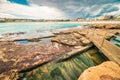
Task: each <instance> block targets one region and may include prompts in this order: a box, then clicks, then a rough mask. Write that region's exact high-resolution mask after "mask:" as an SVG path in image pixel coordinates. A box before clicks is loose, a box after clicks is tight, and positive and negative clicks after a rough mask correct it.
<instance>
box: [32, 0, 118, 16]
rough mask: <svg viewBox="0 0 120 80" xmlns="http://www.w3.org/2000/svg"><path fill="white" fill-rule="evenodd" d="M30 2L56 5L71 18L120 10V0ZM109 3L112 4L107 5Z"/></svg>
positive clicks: (36, 0) (44, 0)
mask: <svg viewBox="0 0 120 80" xmlns="http://www.w3.org/2000/svg"><path fill="white" fill-rule="evenodd" d="M30 2H31V3H34V4H38V5H46V6H52V7H56V8H58V9H60V10H62V11H64V12H65V13H66V14H67V15H68V16H69V18H77V17H96V16H98V15H99V16H101V15H104V14H106V13H112V12H114V13H115V12H119V9H120V8H119V7H118V6H120V0H97V1H96V0H67V1H66V0H30ZM108 5H110V6H109V7H107V6H108ZM116 5H117V6H116ZM115 6H116V7H115ZM105 8H106V9H105Z"/></svg>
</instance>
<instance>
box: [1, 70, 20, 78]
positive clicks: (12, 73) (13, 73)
mask: <svg viewBox="0 0 120 80" xmlns="http://www.w3.org/2000/svg"><path fill="white" fill-rule="evenodd" d="M17 79H18V70H17V69H13V70H10V71H7V72H4V73H2V74H0V80H17Z"/></svg>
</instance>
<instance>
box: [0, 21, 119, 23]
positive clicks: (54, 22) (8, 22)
mask: <svg viewBox="0 0 120 80" xmlns="http://www.w3.org/2000/svg"><path fill="white" fill-rule="evenodd" d="M4 23H42V24H44V23H45V24H46V23H47V24H49V23H51V24H56V23H70V24H75V23H78V24H79V23H80V24H95V23H100V24H101V23H104V24H120V21H68V22H4ZM0 24H1V23H0Z"/></svg>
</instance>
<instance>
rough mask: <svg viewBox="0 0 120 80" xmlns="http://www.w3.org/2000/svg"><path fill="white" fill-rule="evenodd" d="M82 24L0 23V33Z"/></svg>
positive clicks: (70, 26)
mask: <svg viewBox="0 0 120 80" xmlns="http://www.w3.org/2000/svg"><path fill="white" fill-rule="evenodd" d="M78 26H82V24H73V23H36V22H34V23H32V22H31V23H30V22H24V23H0V34H4V33H11V32H29V31H36V30H39V31H44V30H54V29H63V28H73V27H78Z"/></svg>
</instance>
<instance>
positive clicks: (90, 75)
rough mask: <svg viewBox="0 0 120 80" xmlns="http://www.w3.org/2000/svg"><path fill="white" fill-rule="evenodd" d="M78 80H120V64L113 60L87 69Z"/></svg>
mask: <svg viewBox="0 0 120 80" xmlns="http://www.w3.org/2000/svg"><path fill="white" fill-rule="evenodd" d="M78 80H120V66H119V65H117V64H116V63H114V62H112V61H107V62H104V63H102V64H100V65H98V66H95V67H91V68H88V69H87V70H85V71H84V72H83V73H82V75H81V76H80V77H79V79H78Z"/></svg>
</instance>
